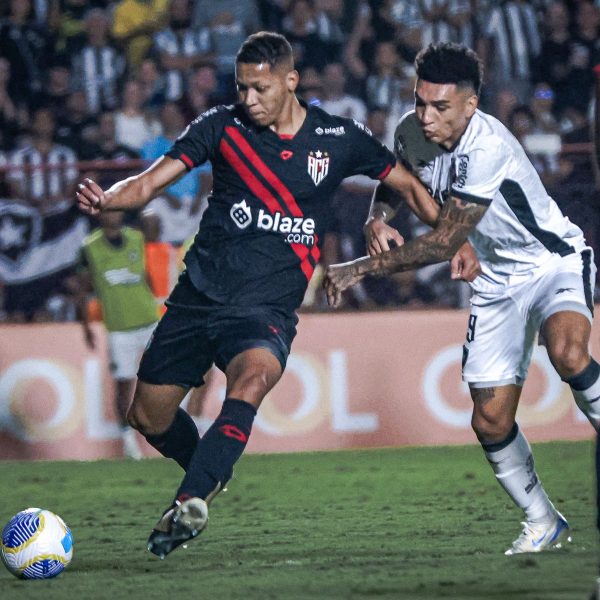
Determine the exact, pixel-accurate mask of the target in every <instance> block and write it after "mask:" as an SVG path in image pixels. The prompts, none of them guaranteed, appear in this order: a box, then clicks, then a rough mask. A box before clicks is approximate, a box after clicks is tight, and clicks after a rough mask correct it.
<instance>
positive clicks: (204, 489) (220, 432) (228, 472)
mask: <svg viewBox="0 0 600 600" xmlns="http://www.w3.org/2000/svg"><path fill="white" fill-rule="evenodd" d="M255 416H256V409H255V408H254V407H253V406H252V405H251V404H249V403H248V402H245V401H243V400H236V399H234V398H226V399H225V402H223V408H222V409H221V413H220V414H219V416H218V417H217V419H216V420H215V422H214V423H213V424H212V425H211V426H210V428H209V429H208V431H207V432H206V433H205V434H204V436H203V437H202V439H201V440H200V441H199V442H198V444H197V446H196V449H195V452H194V454H193V456H192V457H191V460H190V461H189V466H188V468H187V470H186V474H185V477H184V478H183V481H182V482H181V486H180V487H179V490H178V491H177V498H178V499H180V500H182V499H185V498H187V497H189V496H197V497H199V498H203V499H204V500H206V499H207V498H208V499H209V500H210V498H209V496H212V495H213V493H216V492H218V491H219V490H220V489H222V488H223V486H224V485H225V484H226V483H227V481H228V480H229V479H231V476H232V474H233V465H234V464H235V463H236V462H237V460H238V458H239V457H240V456H241V455H242V453H243V452H244V448H245V447H246V443H247V442H248V438H249V437H250V431H251V430H252V423H253V421H254V417H255ZM180 464H181V463H180Z"/></svg>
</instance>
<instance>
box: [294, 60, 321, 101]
mask: <svg viewBox="0 0 600 600" xmlns="http://www.w3.org/2000/svg"><path fill="white" fill-rule="evenodd" d="M298 95H299V96H300V97H301V98H302V99H304V101H305V102H307V103H308V104H313V105H315V106H320V105H321V102H322V101H323V98H324V92H323V80H322V78H321V75H320V73H319V71H317V69H315V68H314V67H307V68H306V69H304V71H302V73H301V74H300V83H299V85H298Z"/></svg>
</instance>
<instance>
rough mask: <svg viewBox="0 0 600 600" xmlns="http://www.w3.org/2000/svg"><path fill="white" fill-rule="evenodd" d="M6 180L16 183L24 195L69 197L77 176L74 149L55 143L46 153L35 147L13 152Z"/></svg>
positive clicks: (34, 198)
mask: <svg viewBox="0 0 600 600" xmlns="http://www.w3.org/2000/svg"><path fill="white" fill-rule="evenodd" d="M8 167H9V170H8V174H7V180H9V181H10V182H11V183H12V184H13V185H16V187H17V189H18V190H19V192H20V193H21V194H22V195H23V198H27V199H32V200H43V199H44V198H48V197H51V196H56V197H63V198H67V197H68V196H69V195H70V194H71V191H72V190H71V189H70V188H71V186H73V184H74V183H75V182H76V180H77V176H78V170H77V157H76V155H75V152H73V150H71V148H67V147H66V146H61V145H60V144H54V145H53V146H52V148H51V150H50V152H48V154H47V156H45V157H44V156H42V154H41V153H40V152H39V150H37V149H36V148H35V147H34V146H27V147H25V148H22V149H20V150H16V151H14V152H12V153H11V154H10V156H9V160H8Z"/></svg>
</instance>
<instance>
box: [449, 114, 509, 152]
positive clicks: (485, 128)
mask: <svg viewBox="0 0 600 600" xmlns="http://www.w3.org/2000/svg"><path fill="white" fill-rule="evenodd" d="M512 140H514V138H513V135H512V134H511V133H510V131H509V130H508V129H507V128H506V126H505V125H503V124H502V122H501V121H499V120H498V119H497V118H496V117H494V116H492V115H489V114H487V113H484V112H483V111H480V110H477V111H476V112H475V114H474V115H473V117H472V119H471V122H470V123H469V126H468V128H467V131H466V132H465V134H464V135H463V137H462V139H461V141H460V143H459V146H458V149H457V151H458V152H459V153H461V154H465V153H469V152H474V151H481V152H480V154H482V156H485V155H489V156H496V155H502V154H507V153H511V152H512V144H511V141H512Z"/></svg>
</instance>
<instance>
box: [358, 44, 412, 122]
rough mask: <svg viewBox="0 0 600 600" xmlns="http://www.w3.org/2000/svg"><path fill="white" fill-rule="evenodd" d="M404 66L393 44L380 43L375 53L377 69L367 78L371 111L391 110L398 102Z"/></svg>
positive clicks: (368, 102)
mask: <svg viewBox="0 0 600 600" xmlns="http://www.w3.org/2000/svg"><path fill="white" fill-rule="evenodd" d="M403 66H408V65H405V64H403V61H402V59H401V58H400V55H399V54H398V52H397V51H396V47H395V45H394V44H393V43H392V42H380V43H379V44H377V48H376V51H375V69H374V72H372V73H371V74H370V75H369V76H368V78H367V106H368V107H369V109H375V108H382V109H384V110H391V109H392V107H393V105H394V104H396V103H397V102H398V98H399V97H400V94H401V88H402V85H403V77H404V74H403V71H402V69H403Z"/></svg>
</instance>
